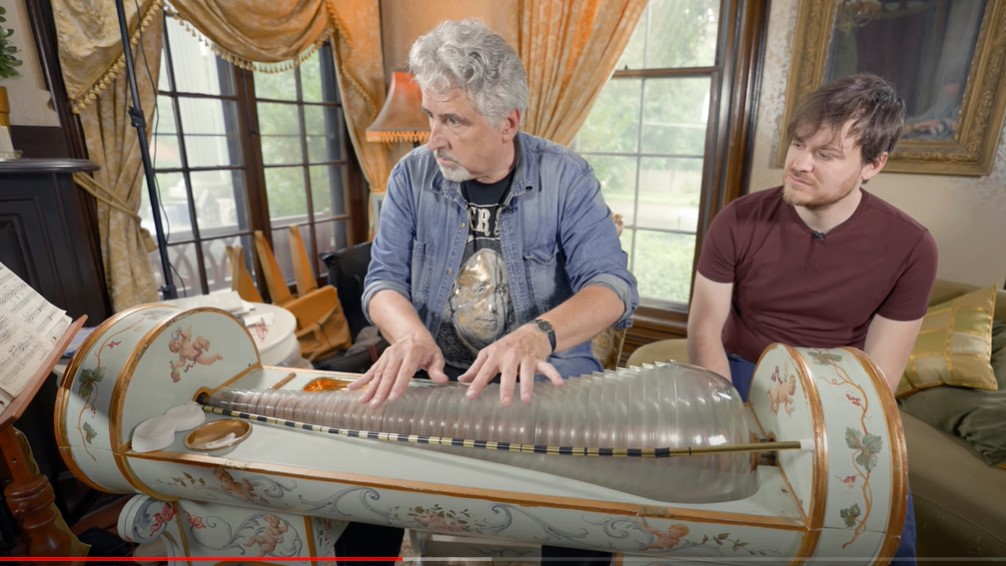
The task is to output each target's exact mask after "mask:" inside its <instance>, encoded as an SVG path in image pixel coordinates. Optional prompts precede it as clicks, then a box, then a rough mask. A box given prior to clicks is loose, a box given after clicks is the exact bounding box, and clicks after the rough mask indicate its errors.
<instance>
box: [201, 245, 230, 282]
mask: <svg viewBox="0 0 1006 566" xmlns="http://www.w3.org/2000/svg"><path fill="white" fill-rule="evenodd" d="M235 240H237V238H227V239H219V238H216V239H213V240H208V241H207V240H203V263H204V264H205V265H206V285H207V287H208V291H209V292H210V293H212V292H213V291H222V290H224V289H230V288H231V280H230V263H229V262H228V261H227V246H228V245H229V244H231V243H232V242H233V241H235Z"/></svg>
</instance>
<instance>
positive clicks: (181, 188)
mask: <svg viewBox="0 0 1006 566" xmlns="http://www.w3.org/2000/svg"><path fill="white" fill-rule="evenodd" d="M155 180H156V181H157V189H158V191H159V192H160V198H159V199H158V200H159V203H158V208H159V209H160V211H161V227H162V228H164V232H165V237H166V238H167V240H168V242H173V241H178V240H184V239H187V238H189V237H190V234H191V229H192V221H191V220H190V219H189V207H188V199H187V198H186V196H185V182H184V180H183V178H182V174H181V173H157V174H156V175H155ZM139 215H140V226H142V227H143V228H146V229H147V231H148V232H150V235H151V236H152V237H153V238H155V239H156V238H157V233H156V231H155V229H154V210H153V208H152V207H151V206H150V192H149V191H148V190H147V183H146V181H144V182H143V185H142V193H141V195H140V210H139Z"/></svg>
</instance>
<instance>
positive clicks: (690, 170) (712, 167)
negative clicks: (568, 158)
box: [574, 0, 761, 323]
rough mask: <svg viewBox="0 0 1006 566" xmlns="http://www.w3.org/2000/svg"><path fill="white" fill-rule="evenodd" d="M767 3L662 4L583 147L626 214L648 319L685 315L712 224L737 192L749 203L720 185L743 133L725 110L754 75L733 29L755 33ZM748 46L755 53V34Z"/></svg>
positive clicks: (602, 102)
mask: <svg viewBox="0 0 1006 566" xmlns="http://www.w3.org/2000/svg"><path fill="white" fill-rule="evenodd" d="M759 5H760V3H758V2H744V1H743V0H740V1H734V0H724V1H722V2H721V0H650V2H649V3H648V5H647V8H646V10H645V12H644V13H643V15H642V16H641V18H640V20H639V23H638V24H637V27H636V30H635V32H634V34H633V36H632V39H631V40H630V41H629V44H628V46H627V47H626V50H625V52H624V53H623V54H622V57H621V59H620V61H619V63H618V66H617V67H616V71H615V73H614V74H613V76H612V78H611V79H610V80H609V81H608V84H607V85H606V86H605V87H604V89H603V91H602V92H601V94H600V96H599V98H598V100H597V102H596V104H595V105H594V107H593V108H592V110H591V113H590V115H589V117H588V118H587V121H586V122H585V124H584V126H583V128H582V129H581V130H580V133H579V135H578V137H577V140H576V142H575V146H574V147H575V149H576V150H577V151H578V152H579V153H580V154H581V155H583V156H584V157H585V158H586V159H587V160H588V161H589V162H590V163H591V165H592V166H593V167H594V170H595V172H596V173H597V176H598V179H599V180H600V181H601V187H602V192H603V194H604V197H605V200H606V201H607V203H608V206H609V207H611V209H612V211H613V212H614V213H616V214H621V215H622V216H623V220H624V223H625V228H624V230H623V232H622V246H623V248H624V249H625V250H626V252H627V253H628V254H629V262H630V263H629V267H630V269H631V270H632V272H633V274H634V275H635V276H636V278H637V280H638V282H639V294H640V300H641V304H642V305H643V306H644V308H642V309H640V312H641V313H643V314H644V315H645V314H646V313H647V312H650V313H652V312H655V311H664V312H670V311H675V312H678V313H683V312H684V311H685V309H686V308H687V304H688V301H689V296H690V292H691V283H692V273H693V269H694V268H693V264H694V259H695V257H696V246H697V243H698V242H700V241H701V236H702V234H703V233H704V229H705V226H706V225H707V224H708V220H707V219H708V218H711V216H712V213H713V212H715V211H716V210H718V204H717V203H720V202H723V201H724V200H726V199H725V198H724V196H725V195H727V194H733V195H734V196H736V194H739V190H740V189H739V187H740V186H741V183H740V182H738V180H737V179H736V178H735V179H731V180H730V183H729V186H725V185H724V183H723V182H721V180H720V177H721V175H720V174H719V172H720V168H722V167H723V166H724V165H725V163H726V162H727V159H726V158H727V157H728V155H727V152H726V149H724V148H723V146H724V145H725V144H723V140H724V139H727V137H728V136H731V135H733V134H732V132H731V131H729V130H728V129H726V125H727V124H729V123H730V120H729V118H730V116H729V112H730V111H731V106H732V105H730V104H722V101H724V100H730V97H731V96H736V95H737V93H738V92H740V93H741V94H743V92H744V90H745V87H744V85H743V84H738V83H737V82H731V81H730V79H731V78H735V71H736V69H737V68H739V67H743V71H744V73H741V75H742V78H743V77H746V76H747V74H746V73H748V72H750V70H751V67H747V66H744V65H745V64H746V60H744V59H743V55H744V53H747V51H743V50H741V49H739V48H738V46H737V45H735V44H734V42H735V41H736V39H735V36H736V34H734V33H732V32H731V30H732V29H742V28H741V26H742V25H748V26H750V25H751V23H750V22H751V19H752V18H755V19H757V18H756V16H757V14H752V13H751V12H752V11H753V10H754V9H755V8H758V9H761V8H760V6H759ZM743 37H744V38H745V39H744V41H746V42H747V43H746V49H747V50H748V51H750V50H752V49H753V47H754V46H755V45H756V41H755V39H754V36H750V35H749V36H743ZM725 53H729V55H727V56H725V55H724V54H725ZM724 77H726V79H725V78H724ZM740 108H741V109H742V110H743V108H744V106H743V105H742V106H741V107H740ZM737 118H738V117H736V116H735V117H734V120H735V121H736V120H737ZM741 118H743V116H741ZM740 134H741V135H743V132H741V133H740ZM741 146H743V144H741ZM736 149H737V150H740V151H743V147H740V148H736ZM638 318H639V317H638V315H637V323H638ZM679 318H680V320H683V318H682V317H679Z"/></svg>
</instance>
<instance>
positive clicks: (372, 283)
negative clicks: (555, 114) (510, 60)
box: [363, 133, 639, 377]
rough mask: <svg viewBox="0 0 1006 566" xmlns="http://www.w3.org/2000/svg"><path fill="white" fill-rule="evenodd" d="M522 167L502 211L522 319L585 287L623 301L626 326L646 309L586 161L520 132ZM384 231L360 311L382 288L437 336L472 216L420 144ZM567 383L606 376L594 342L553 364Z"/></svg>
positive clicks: (391, 202)
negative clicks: (399, 298) (397, 295)
mask: <svg viewBox="0 0 1006 566" xmlns="http://www.w3.org/2000/svg"><path fill="white" fill-rule="evenodd" d="M515 141H516V151H517V166H516V172H515V174H514V181H513V185H512V187H511V190H510V193H509V195H508V196H507V197H506V200H505V201H504V203H503V209H502V211H501V213H500V219H499V223H500V247H501V252H502V255H503V261H504V264H505V266H506V273H507V279H508V282H509V285H510V299H511V302H512V303H513V308H514V317H515V322H516V323H517V324H518V325H520V324H524V323H526V322H528V321H531V320H533V319H535V318H536V317H538V316H539V315H541V314H542V313H544V312H546V311H549V310H551V309H553V308H555V307H556V306H558V305H559V304H561V303H562V302H563V301H565V300H566V299H568V298H570V297H572V296H573V295H574V294H575V293H576V292H577V291H579V290H581V289H583V288H584V287H586V286H588V285H604V286H605V287H607V288H609V289H611V290H612V291H614V292H615V294H617V295H618V297H619V298H620V299H621V300H622V303H623V304H624V305H625V312H624V313H623V314H622V316H621V318H619V320H618V321H617V322H616V323H615V327H616V328H625V327H628V326H629V324H630V323H631V316H632V313H633V311H635V309H636V306H637V305H638V303H639V296H638V294H637V291H636V280H635V278H634V277H633V276H632V274H631V273H629V270H628V268H627V264H628V257H627V255H626V253H625V252H624V251H622V248H621V245H620V243H619V240H618V235H617V233H616V231H615V224H614V222H613V221H612V218H611V214H610V211H609V210H608V207H607V205H605V203H604V200H603V199H602V197H601V186H600V184H599V183H598V181H597V178H596V177H595V176H594V172H593V170H592V169H591V168H590V165H588V164H587V162H586V160H584V159H583V158H582V157H580V156H578V155H576V154H575V153H573V152H571V151H570V150H568V149H566V148H564V147H562V146H559V145H557V144H554V143H552V142H549V141H547V140H544V139H541V138H538V137H534V136H531V135H528V134H523V133H518V135H517V138H516V140H515ZM381 208H382V210H381V221H380V229H379V231H378V234H377V237H376V238H375V239H374V243H373V246H372V248H371V261H370V269H369V270H368V272H367V277H366V280H365V282H364V292H363V305H364V312H365V313H367V317H368V318H369V316H370V314H369V308H368V307H369V304H370V300H371V299H372V298H373V297H374V295H375V294H376V293H377V292H379V291H383V290H389V289H390V290H392V291H396V292H398V293H400V294H401V295H403V296H405V297H406V298H408V299H409V300H411V301H412V305H413V307H414V308H415V309H416V312H418V313H419V318H420V320H422V321H423V324H425V325H426V328H427V329H428V330H429V331H430V333H431V334H432V335H433V336H436V335H437V332H438V330H439V329H440V324H441V322H442V318H443V312H444V307H445V306H446V305H447V301H448V298H449V297H450V293H451V291H452V289H453V288H454V281H455V279H456V278H457V274H458V273H457V272H458V269H460V267H461V261H462V256H463V254H464V248H465V241H466V240H467V238H468V209H467V205H466V202H465V199H464V197H463V196H462V194H461V184H460V183H456V182H453V181H449V180H447V179H445V178H444V177H443V175H442V174H441V173H440V169H439V168H438V167H437V163H436V160H435V159H434V157H433V154H432V152H431V151H430V150H429V149H428V148H427V147H426V146H422V147H419V148H416V149H414V150H413V151H412V152H411V153H409V154H408V155H406V156H405V157H403V158H402V160H401V161H399V162H398V164H397V165H396V166H395V168H394V169H393V170H392V172H391V177H390V179H389V180H388V191H387V194H386V196H385V199H384V202H383V204H382V207H381ZM549 362H550V363H552V365H554V366H555V368H556V369H557V370H558V371H559V373H560V374H562V375H563V377H570V376H579V375H582V374H586V373H590V372H592V371H596V370H600V369H601V366H600V363H599V362H598V361H597V359H596V358H594V356H593V354H592V353H591V349H590V342H589V341H588V342H584V343H583V344H580V345H578V346H576V347H574V348H571V349H569V350H565V351H562V352H557V353H555V354H553V355H552V357H551V358H549Z"/></svg>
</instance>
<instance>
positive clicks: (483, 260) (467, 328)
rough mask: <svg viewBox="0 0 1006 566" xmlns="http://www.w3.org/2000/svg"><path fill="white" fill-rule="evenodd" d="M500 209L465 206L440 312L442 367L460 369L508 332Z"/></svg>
mask: <svg viewBox="0 0 1006 566" xmlns="http://www.w3.org/2000/svg"><path fill="white" fill-rule="evenodd" d="M500 208H501V207H500V205H499V204H498V203H497V204H490V205H480V204H469V205H468V218H469V226H468V242H467V244H466V245H465V253H464V260H463V261H462V264H461V269H460V270H459V271H458V278H457V280H456V281H455V282H454V289H453V290H452V291H451V296H450V299H449V300H448V301H447V307H446V308H445V312H444V319H443V320H444V324H443V325H441V327H440V332H439V333H438V336H437V343H438V344H440V347H441V351H442V352H443V354H444V359H445V360H446V362H447V364H448V365H450V366H454V367H457V368H461V369H465V370H466V369H468V366H470V365H471V364H472V362H474V361H475V356H476V355H478V352H479V350H481V349H482V348H485V347H486V346H488V345H489V344H492V343H493V342H495V341H496V340H498V339H499V338H500V337H501V336H503V335H505V334H506V333H507V332H509V329H510V327H511V326H512V325H513V307H512V304H511V302H510V286H509V284H508V282H507V273H506V266H505V265H504V262H503V256H502V254H501V253H500V241H499V223H498V219H499V212H500Z"/></svg>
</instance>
